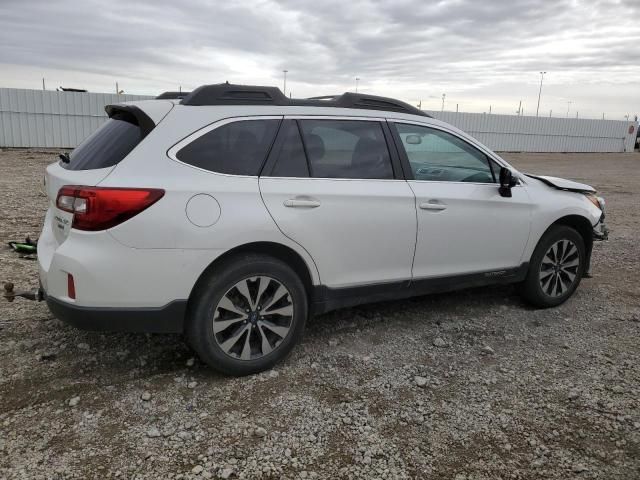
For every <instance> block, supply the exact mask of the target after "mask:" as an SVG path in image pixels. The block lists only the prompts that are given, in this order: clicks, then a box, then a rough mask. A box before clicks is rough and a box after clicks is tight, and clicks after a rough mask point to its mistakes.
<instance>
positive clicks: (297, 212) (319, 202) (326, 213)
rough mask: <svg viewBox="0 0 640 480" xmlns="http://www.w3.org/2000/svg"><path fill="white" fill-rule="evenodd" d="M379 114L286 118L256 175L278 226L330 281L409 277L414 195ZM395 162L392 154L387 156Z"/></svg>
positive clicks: (344, 283) (332, 283) (338, 285)
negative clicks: (400, 172) (401, 175)
mask: <svg viewBox="0 0 640 480" xmlns="http://www.w3.org/2000/svg"><path fill="white" fill-rule="evenodd" d="M388 142H392V140H391V138H390V136H389V132H388V130H387V127H386V125H385V124H384V122H383V121H381V120H379V119H362V118H360V119H358V120H344V119H335V118H334V119H332V118H326V117H325V118H309V117H306V118H304V119H302V118H299V119H293V118H290V119H286V120H285V121H284V123H283V125H282V127H281V129H280V132H279V134H278V138H277V139H276V143H275V144H274V147H273V148H272V153H271V155H270V158H269V160H268V162H267V164H266V166H265V168H264V170H263V174H262V176H261V177H260V191H261V194H262V197H263V199H264V203H265V205H266V207H267V209H268V210H269V213H270V214H271V216H272V217H273V219H274V220H275V222H276V224H277V225H278V227H279V228H280V230H281V231H282V232H283V233H284V234H285V235H286V236H287V237H289V238H290V239H292V240H293V241H295V242H297V243H298V244H299V245H301V246H302V247H303V248H304V249H306V250H307V252H308V253H309V254H310V255H311V257H312V258H313V260H314V262H315V264H316V266H317V268H318V272H319V274H320V280H321V282H322V284H323V285H325V286H328V287H331V288H342V287H351V286H363V285H369V284H376V283H383V282H394V281H400V280H410V278H411V264H412V260H413V253H414V249H415V239H416V215H415V203H414V196H413V192H412V191H411V188H409V185H408V184H407V182H406V181H404V180H403V179H400V178H397V176H398V172H397V170H399V164H397V163H396V164H395V165H394V162H393V161H392V157H391V154H390V150H389V148H388ZM395 160H396V161H397V158H395Z"/></svg>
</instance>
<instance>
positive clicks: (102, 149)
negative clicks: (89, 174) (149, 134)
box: [60, 113, 142, 170]
mask: <svg viewBox="0 0 640 480" xmlns="http://www.w3.org/2000/svg"><path fill="white" fill-rule="evenodd" d="M141 140H142V131H141V130H140V127H139V126H138V125H137V123H136V120H135V118H134V117H133V116H131V115H127V114H120V113H118V114H116V115H114V116H113V117H111V118H110V119H109V120H107V121H106V122H105V123H104V124H102V126H100V128H98V129H97V130H96V131H95V132H93V133H92V134H91V135H89V137H87V138H86V139H85V140H84V141H83V142H82V143H81V144H80V145H78V147H76V149H75V150H74V151H73V152H71V153H70V154H69V158H70V159H71V160H70V161H69V163H64V162H60V165H61V166H62V167H63V168H66V169H67V170H94V169H97V168H106V167H112V166H114V165H116V164H117V163H118V162H120V161H121V160H122V159H123V158H124V157H126V156H127V155H128V154H129V152H130V151H131V150H133V149H134V148H135V146H136V145H138V143H140V141H141Z"/></svg>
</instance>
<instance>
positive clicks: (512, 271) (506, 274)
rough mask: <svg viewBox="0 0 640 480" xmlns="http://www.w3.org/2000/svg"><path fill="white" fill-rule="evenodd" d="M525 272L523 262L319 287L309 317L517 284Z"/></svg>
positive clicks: (525, 265)
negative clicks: (505, 266)
mask: <svg viewBox="0 0 640 480" xmlns="http://www.w3.org/2000/svg"><path fill="white" fill-rule="evenodd" d="M528 269H529V262H525V263H523V264H522V265H520V266H519V267H515V268H509V269H504V270H492V271H488V272H478V273H469V274H464V275H454V276H450V277H434V278H424V279H418V280H403V281H400V282H392V283H376V284H371V285H359V286H357V287H347V288H329V287H326V286H324V285H320V286H317V287H314V292H313V304H312V305H311V313H312V314H314V315H320V314H322V313H326V312H330V311H331V310H336V309H338V308H346V307H353V306H355V305H362V304H365V303H374V302H383V301H387V300H399V299H402V298H410V297H417V296H420V295H427V294H430V293H443V292H451V291H454V290H462V289H464V288H472V287H482V286H486V285H500V284H509V283H518V282H522V281H523V280H524V279H525V277H526V276H527V270H528Z"/></svg>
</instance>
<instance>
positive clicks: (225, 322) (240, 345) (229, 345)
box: [186, 254, 308, 376]
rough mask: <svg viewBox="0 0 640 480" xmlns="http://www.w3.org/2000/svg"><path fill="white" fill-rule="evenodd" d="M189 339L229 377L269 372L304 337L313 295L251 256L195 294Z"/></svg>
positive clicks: (219, 270) (268, 260)
mask: <svg viewBox="0 0 640 480" xmlns="http://www.w3.org/2000/svg"><path fill="white" fill-rule="evenodd" d="M192 302H193V304H192V306H191V309H190V315H189V319H188V324H187V332H186V334H187V340H188V342H189V344H190V345H191V346H192V348H193V349H194V350H195V351H196V352H198V354H199V355H200V358H201V359H202V360H203V361H204V362H205V363H207V364H208V365H209V366H211V367H213V368H214V369H216V370H218V371H220V372H222V373H225V374H227V375H236V376H240V375H249V374H252V373H257V372H261V371H263V370H267V369H269V368H271V367H273V365H275V364H276V363H277V362H279V361H280V360H282V359H283V358H285V357H286V356H287V355H288V354H289V353H290V352H291V350H292V349H293V347H294V346H295V344H296V343H297V342H298V341H299V340H300V338H301V337H302V334H303V332H304V326H305V323H306V319H307V314H308V307H307V296H306V292H305V289H304V285H303V284H302V281H301V280H300V278H299V277H298V275H297V274H296V273H295V272H294V271H293V270H292V269H291V268H290V267H289V266H288V265H287V264H285V263H284V262H282V261H281V260H278V259H276V258H273V257H270V256H267V255H257V254H245V255H241V256H237V257H234V258H232V259H230V260H227V261H225V262H223V263H222V264H220V265H218V266H216V267H214V268H213V269H212V270H211V271H210V272H209V273H208V274H207V276H206V277H205V278H203V280H202V281H201V282H200V284H199V285H198V287H197V288H196V290H195V291H194V294H193V299H192Z"/></svg>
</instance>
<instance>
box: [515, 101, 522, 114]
mask: <svg viewBox="0 0 640 480" xmlns="http://www.w3.org/2000/svg"><path fill="white" fill-rule="evenodd" d="M516 113H517V114H518V116H520V114H521V113H522V100H520V103H519V104H518V110H517V111H516Z"/></svg>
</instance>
